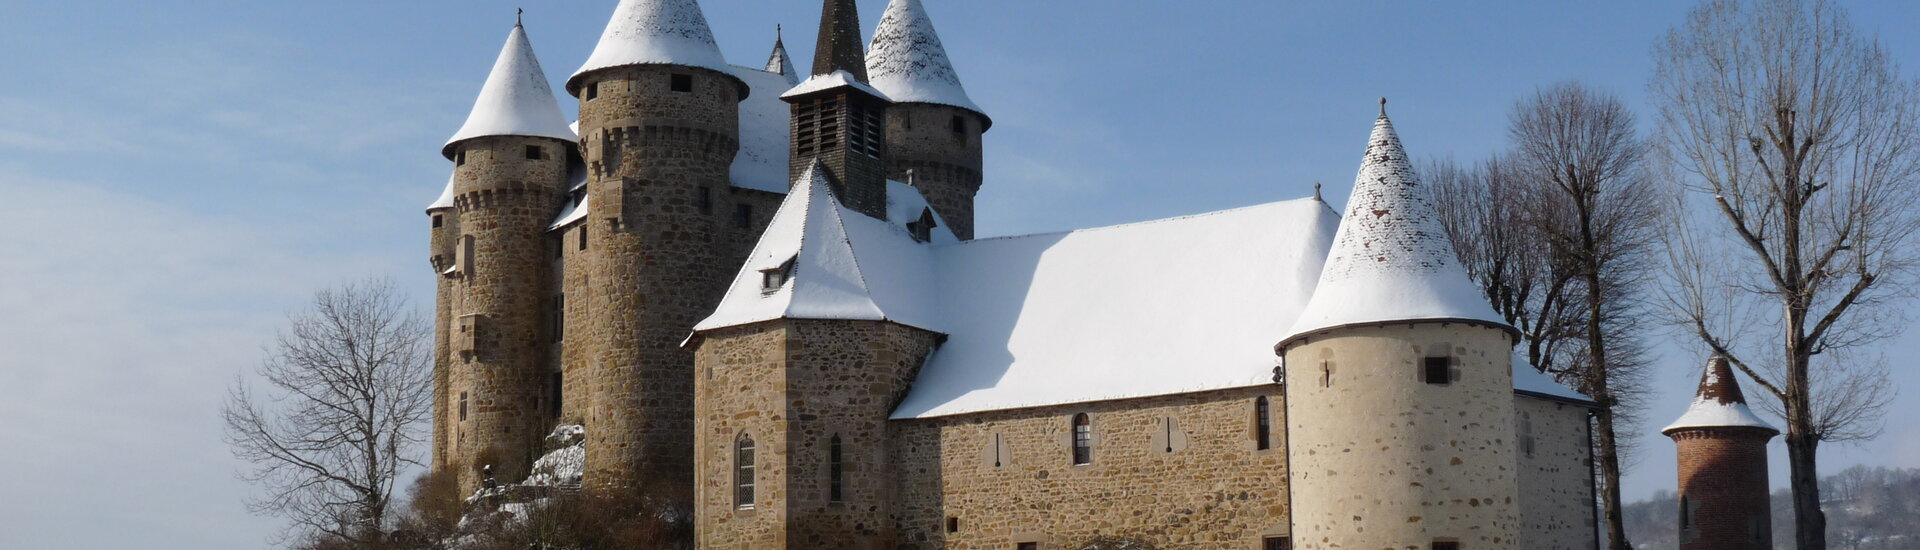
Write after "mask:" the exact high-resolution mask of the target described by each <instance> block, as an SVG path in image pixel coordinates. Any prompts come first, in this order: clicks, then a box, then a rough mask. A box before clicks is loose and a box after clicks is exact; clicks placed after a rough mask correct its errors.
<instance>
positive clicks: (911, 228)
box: [907, 208, 940, 243]
mask: <svg viewBox="0 0 1920 550" xmlns="http://www.w3.org/2000/svg"><path fill="white" fill-rule="evenodd" d="M939 225H940V224H939V223H938V222H935V221H933V209H931V208H922V209H920V219H918V220H915V221H911V222H907V233H908V234H911V235H913V242H917V243H924V242H927V241H931V240H933V228H934V227H937V226H939Z"/></svg>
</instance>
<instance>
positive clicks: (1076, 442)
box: [1073, 413, 1093, 465]
mask: <svg viewBox="0 0 1920 550" xmlns="http://www.w3.org/2000/svg"><path fill="white" fill-rule="evenodd" d="M1073 463H1074V464H1076V465H1080V464H1091V463H1093V421H1092V420H1091V419H1089V418H1087V414H1086V413H1080V414H1076V415H1073Z"/></svg>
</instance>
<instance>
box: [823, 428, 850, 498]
mask: <svg viewBox="0 0 1920 550" xmlns="http://www.w3.org/2000/svg"><path fill="white" fill-rule="evenodd" d="M845 471H846V466H845V462H843V455H842V454H841V452H840V436H839V435H837V434H836V435H834V436H833V442H832V443H828V444H827V502H845V493H844V492H843V491H842V487H843V486H844V484H843V483H842V481H843V480H844V479H843V474H844V473H845Z"/></svg>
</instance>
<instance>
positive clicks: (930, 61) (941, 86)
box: [867, 0, 986, 118]
mask: <svg viewBox="0 0 1920 550" xmlns="http://www.w3.org/2000/svg"><path fill="white" fill-rule="evenodd" d="M867 77H868V78H867V81H868V82H869V83H872V84H873V87H874V88H875V89H878V90H880V91H881V92H883V93H885V94H886V95H887V97H890V98H893V100H894V101H895V102H899V103H936V104H940V105H949V106H953V107H959V108H962V109H966V110H969V111H973V112H975V113H979V114H980V116H981V117H982V118H984V117H986V111H983V110H981V109H980V106H979V105H975V104H974V103H973V99H972V98H969V97H967V90H966V88H965V87H963V86H961V85H960V75H959V73H957V72H955V71H954V70H953V61H951V60H950V59H949V58H948V57H947V49H946V47H945V46H942V45H941V44H940V35H939V33H936V32H934V30H933V19H932V18H931V17H928V16H927V8H926V6H922V5H920V0H893V1H892V2H889V3H888V4H887V11H886V13H885V14H883V15H881V16H880V24H879V26H877V27H875V28H874V31H873V43H872V45H871V46H869V47H868V49H867Z"/></svg>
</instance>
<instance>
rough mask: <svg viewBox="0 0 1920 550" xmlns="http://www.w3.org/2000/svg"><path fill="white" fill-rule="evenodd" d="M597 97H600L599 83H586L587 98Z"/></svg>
mask: <svg viewBox="0 0 1920 550" xmlns="http://www.w3.org/2000/svg"><path fill="white" fill-rule="evenodd" d="M599 97H600V83H599V82H594V83H591V84H587V99H588V100H593V99H597V98H599Z"/></svg>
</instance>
